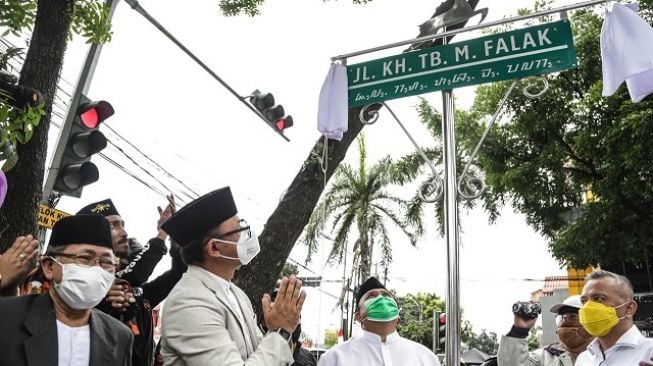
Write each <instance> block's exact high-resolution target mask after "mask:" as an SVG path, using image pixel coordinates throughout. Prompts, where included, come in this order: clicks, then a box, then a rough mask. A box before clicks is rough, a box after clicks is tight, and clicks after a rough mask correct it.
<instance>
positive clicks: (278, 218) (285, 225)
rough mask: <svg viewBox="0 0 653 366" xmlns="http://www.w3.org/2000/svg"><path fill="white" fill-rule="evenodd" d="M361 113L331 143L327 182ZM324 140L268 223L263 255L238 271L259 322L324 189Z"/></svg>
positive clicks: (355, 132)
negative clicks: (321, 157)
mask: <svg viewBox="0 0 653 366" xmlns="http://www.w3.org/2000/svg"><path fill="white" fill-rule="evenodd" d="M379 107H380V105H376V107H371V108H370V109H369V110H373V111H376V110H378V108H379ZM359 112H360V108H353V109H350V110H349V122H348V124H349V130H348V131H347V133H346V134H345V135H344V137H343V138H342V141H334V140H329V152H328V153H329V156H328V157H329V160H328V169H327V172H326V176H327V181H328V180H329V179H330V178H331V176H332V175H333V172H334V170H335V169H336V167H337V166H338V164H340V162H341V161H342V160H343V159H344V158H345V155H346V154H347V149H348V148H349V145H351V143H352V142H353V141H354V140H355V139H356V137H357V136H358V134H359V133H360V132H361V130H362V128H363V124H362V123H361V122H360V118H359ZM323 141H324V138H319V139H318V140H317V142H316V143H315V146H314V147H313V149H312V151H311V153H310V154H309V155H308V158H307V159H306V160H305V161H304V164H303V166H302V167H301V169H300V170H299V172H298V173H297V175H296V176H295V178H294V179H293V180H292V183H291V184H290V187H288V190H287V191H286V194H285V195H284V196H283V199H282V200H281V202H279V205H278V206H277V208H276V209H275V210H274V212H273V213H272V215H271V216H270V218H269V219H268V221H267V223H266V224H265V228H264V229H263V232H262V233H261V235H259V242H260V244H261V253H259V255H258V256H257V257H256V258H254V260H253V261H252V263H250V264H249V265H247V266H243V267H241V268H240V269H239V270H238V271H237V272H236V278H235V282H236V283H237V284H238V285H239V286H240V287H241V288H243V289H244V290H245V292H246V293H247V294H248V295H249V297H250V300H251V301H252V304H253V305H254V309H255V310H256V313H257V314H258V316H259V322H262V321H263V316H262V312H261V297H262V296H263V294H264V293H269V292H271V290H272V289H273V288H274V285H275V283H276V281H277V279H278V278H279V274H280V273H281V270H282V269H283V265H284V263H285V262H286V259H287V258H288V256H289V255H290V251H291V250H292V248H293V247H294V246H295V243H296V242H297V239H298V238H299V236H300V235H301V233H302V231H303V230H304V226H306V224H307V223H308V219H309V218H310V217H311V214H312V213H313V209H314V208H315V206H316V205H317V202H318V200H319V198H320V195H321V194H322V191H323V190H324V183H323V182H324V177H323V175H322V170H321V168H320V162H319V159H318V160H316V159H315V158H314V156H315V155H314V154H320V148H319V145H320V144H321V143H322V142H323Z"/></svg>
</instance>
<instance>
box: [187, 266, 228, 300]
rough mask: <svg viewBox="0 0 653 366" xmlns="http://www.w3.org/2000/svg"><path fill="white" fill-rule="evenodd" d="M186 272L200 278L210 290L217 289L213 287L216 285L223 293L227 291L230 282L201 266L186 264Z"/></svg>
mask: <svg viewBox="0 0 653 366" xmlns="http://www.w3.org/2000/svg"><path fill="white" fill-rule="evenodd" d="M186 272H187V273H189V274H194V275H195V276H196V277H200V278H202V279H203V282H204V285H205V286H207V287H209V288H210V289H211V290H212V291H217V289H216V288H215V287H216V286H217V288H220V289H221V290H222V291H224V293H225V294H228V293H229V290H230V287H231V282H230V281H227V280H225V279H224V278H222V277H220V276H218V275H217V274H215V273H213V272H211V271H209V270H207V269H205V268H204V267H202V266H198V265H195V264H191V265H189V266H188V270H187V271H186Z"/></svg>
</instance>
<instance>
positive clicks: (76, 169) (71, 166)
mask: <svg viewBox="0 0 653 366" xmlns="http://www.w3.org/2000/svg"><path fill="white" fill-rule="evenodd" d="M71 108H72V107H71ZM113 113H114V110H113V107H112V106H111V104H110V103H109V102H106V101H104V100H100V101H91V100H90V99H88V98H87V97H86V96H84V95H82V96H81V97H80V102H79V104H78V106H77V108H76V109H75V116H74V117H73V120H72V126H71V128H70V133H69V134H68V137H67V139H65V141H66V145H65V150H64V152H63V156H62V160H61V164H60V165H59V170H58V172H57V178H56V180H55V183H54V190H56V191H57V192H59V193H61V194H64V195H67V196H72V197H78V198H79V197H81V195H82V189H83V188H84V186H86V185H89V184H91V183H94V182H96V181H97V180H98V179H99V178H100V175H99V172H98V169H97V167H96V166H95V164H93V163H91V157H92V156H93V154H96V153H98V152H100V151H101V150H102V149H104V148H105V147H106V146H107V139H106V137H104V134H102V132H100V131H99V130H98V129H99V127H100V124H101V123H102V122H103V121H104V120H106V119H107V118H109V117H111V116H112V115H113Z"/></svg>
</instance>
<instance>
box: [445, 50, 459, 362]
mask: <svg viewBox="0 0 653 366" xmlns="http://www.w3.org/2000/svg"><path fill="white" fill-rule="evenodd" d="M444 43H446V38H444ZM454 111H455V107H454V99H453V91H452V90H444V91H443V92H442V138H443V142H444V143H443V147H442V149H443V154H442V155H443V156H444V167H445V170H444V184H445V191H444V204H445V206H444V222H445V226H444V235H445V238H446V240H447V298H446V304H447V309H446V314H447V315H446V316H447V327H446V336H445V338H446V339H445V342H446V346H445V364H446V365H448V366H451V365H455V366H457V365H459V364H460V317H459V315H460V314H459V311H458V309H460V301H459V300H460V279H459V272H460V271H459V257H458V254H459V253H458V249H459V246H458V242H459V240H458V239H459V232H458V181H457V179H456V136H455V129H454Z"/></svg>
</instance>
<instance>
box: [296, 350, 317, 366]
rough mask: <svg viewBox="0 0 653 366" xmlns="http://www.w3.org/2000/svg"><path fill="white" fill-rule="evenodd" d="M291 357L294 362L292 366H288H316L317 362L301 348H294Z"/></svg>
mask: <svg viewBox="0 0 653 366" xmlns="http://www.w3.org/2000/svg"><path fill="white" fill-rule="evenodd" d="M292 357H293V358H294V359H295V362H293V364H292V365H290V366H317V360H316V359H315V356H314V355H313V354H312V353H310V352H308V350H307V349H305V348H303V347H301V346H300V347H297V348H295V352H294V353H293V354H292Z"/></svg>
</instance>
